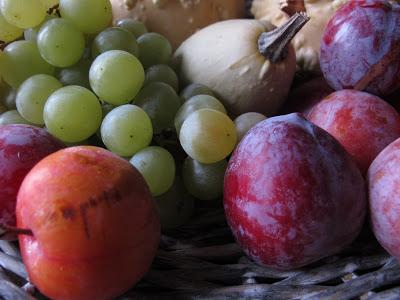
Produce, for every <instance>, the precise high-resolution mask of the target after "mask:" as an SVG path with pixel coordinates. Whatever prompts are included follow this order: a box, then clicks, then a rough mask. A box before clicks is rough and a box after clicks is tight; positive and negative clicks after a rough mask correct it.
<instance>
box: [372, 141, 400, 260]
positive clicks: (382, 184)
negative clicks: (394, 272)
mask: <svg viewBox="0 0 400 300" xmlns="http://www.w3.org/2000/svg"><path fill="white" fill-rule="evenodd" d="M399 168H400V139H397V140H396V141H394V142H393V143H391V144H390V145H389V146H387V147H386V148H385V149H384V150H383V151H382V152H381V153H379V155H378V156H377V157H376V158H375V160H374V161H373V162H372V164H371V166H370V168H369V170H368V176H367V178H368V189H369V206H370V214H371V223H372V229H373V231H374V233H375V236H376V238H377V239H378V241H379V242H380V244H381V245H382V246H383V247H384V248H385V249H386V250H387V251H388V252H389V253H390V254H391V255H393V256H395V257H396V258H397V259H400V236H399V231H400V194H399V187H400V173H399Z"/></svg>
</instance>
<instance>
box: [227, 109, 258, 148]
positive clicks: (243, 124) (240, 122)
mask: <svg viewBox="0 0 400 300" xmlns="http://www.w3.org/2000/svg"><path fill="white" fill-rule="evenodd" d="M265 119H266V117H265V116H264V115H263V114H260V113H256V112H248V113H244V114H242V115H240V116H238V117H237V118H236V119H235V120H234V122H235V127H236V132H237V135H238V140H237V142H238V143H239V142H240V141H241V140H242V138H243V137H244V136H245V134H246V133H247V132H248V131H249V130H250V129H251V128H252V127H254V126H255V125H256V124H257V123H260V122H261V121H263V120H265Z"/></svg>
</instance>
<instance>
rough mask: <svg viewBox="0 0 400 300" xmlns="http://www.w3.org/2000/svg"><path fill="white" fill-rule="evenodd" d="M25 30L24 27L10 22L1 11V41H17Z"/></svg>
mask: <svg viewBox="0 0 400 300" xmlns="http://www.w3.org/2000/svg"><path fill="white" fill-rule="evenodd" d="M23 32H24V30H23V29H21V28H19V27H17V26H14V25H11V24H10V23H8V22H7V21H6V19H5V18H4V16H3V14H2V13H1V12H0V41H3V42H5V43H9V42H12V41H15V40H16V39H17V38H19V37H20V36H21V35H22V33H23Z"/></svg>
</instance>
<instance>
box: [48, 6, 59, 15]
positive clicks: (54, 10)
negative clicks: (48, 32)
mask: <svg viewBox="0 0 400 300" xmlns="http://www.w3.org/2000/svg"><path fill="white" fill-rule="evenodd" d="M47 14H48V15H52V14H55V15H57V16H58V17H59V18H61V13H60V4H56V5H54V6H53V7H50V8H49V9H48V10H47Z"/></svg>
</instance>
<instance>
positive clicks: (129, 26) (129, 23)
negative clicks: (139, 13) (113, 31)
mask: <svg viewBox="0 0 400 300" xmlns="http://www.w3.org/2000/svg"><path fill="white" fill-rule="evenodd" d="M115 25H116V26H118V27H121V28H124V29H126V30H128V31H129V32H130V33H132V34H133V35H134V36H135V37H136V38H138V37H139V36H141V35H142V34H145V33H147V29H146V26H144V24H143V23H142V22H140V21H137V20H134V19H132V18H127V19H121V20H118V21H117V22H116V24H115Z"/></svg>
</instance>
